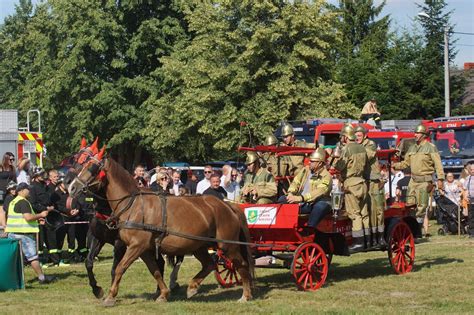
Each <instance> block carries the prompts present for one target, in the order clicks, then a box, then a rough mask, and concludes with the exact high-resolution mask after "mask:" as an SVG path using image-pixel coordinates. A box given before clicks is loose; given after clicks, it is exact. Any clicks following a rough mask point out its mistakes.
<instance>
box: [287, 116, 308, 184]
mask: <svg viewBox="0 0 474 315" xmlns="http://www.w3.org/2000/svg"><path fill="white" fill-rule="evenodd" d="M281 138H282V140H283V142H281V143H280V146H288V147H299V148H312V149H315V148H316V145H315V144H314V143H306V141H303V140H296V137H295V131H294V129H293V126H292V125H290V124H288V123H286V124H284V125H283V127H282V128H281ZM285 158H286V162H287V164H288V175H289V176H295V174H296V173H297V172H298V171H299V170H300V169H302V168H303V166H304V156H303V155H285ZM282 163H284V162H282Z"/></svg>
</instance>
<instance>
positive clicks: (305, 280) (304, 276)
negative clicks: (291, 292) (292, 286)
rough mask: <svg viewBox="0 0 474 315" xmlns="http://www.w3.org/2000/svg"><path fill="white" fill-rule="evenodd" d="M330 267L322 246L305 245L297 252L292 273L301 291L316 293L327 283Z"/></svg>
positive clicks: (292, 265)
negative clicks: (315, 291)
mask: <svg viewBox="0 0 474 315" xmlns="http://www.w3.org/2000/svg"><path fill="white" fill-rule="evenodd" d="M328 267H329V263H328V259H327V257H326V254H325V253H324V250H323V249H322V248H321V246H319V245H318V244H316V243H304V244H301V245H300V246H299V247H298V248H297V249H296V251H295V255H294V258H293V263H292V264H291V273H292V274H293V277H294V279H295V281H296V285H297V286H298V287H299V288H300V289H302V290H305V291H314V290H317V289H319V288H320V287H321V286H322V285H323V284H324V281H326V277H327V275H328Z"/></svg>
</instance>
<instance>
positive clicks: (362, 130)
mask: <svg viewBox="0 0 474 315" xmlns="http://www.w3.org/2000/svg"><path fill="white" fill-rule="evenodd" d="M356 132H362V133H363V134H364V135H366V134H367V129H365V128H364V126H362V125H358V126H357V127H356V128H355V129H354V133H356Z"/></svg>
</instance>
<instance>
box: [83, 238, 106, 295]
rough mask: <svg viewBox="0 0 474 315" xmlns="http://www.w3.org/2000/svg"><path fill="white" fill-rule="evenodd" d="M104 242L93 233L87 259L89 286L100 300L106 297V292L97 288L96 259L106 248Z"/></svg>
mask: <svg viewBox="0 0 474 315" xmlns="http://www.w3.org/2000/svg"><path fill="white" fill-rule="evenodd" d="M104 244H105V243H104V242H101V241H100V240H98V239H97V238H96V237H95V236H94V235H93V234H92V233H91V234H90V235H89V253H88V254H87V258H86V263H85V265H86V270H87V276H88V277H89V285H90V286H91V288H92V293H94V296H95V297H96V298H98V299H100V298H102V297H103V296H104V290H103V289H102V288H101V287H99V286H97V281H96V279H95V276H94V270H93V269H94V259H95V257H96V256H97V255H99V253H100V250H101V249H102V247H103V246H104Z"/></svg>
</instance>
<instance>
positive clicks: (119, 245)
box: [111, 240, 127, 283]
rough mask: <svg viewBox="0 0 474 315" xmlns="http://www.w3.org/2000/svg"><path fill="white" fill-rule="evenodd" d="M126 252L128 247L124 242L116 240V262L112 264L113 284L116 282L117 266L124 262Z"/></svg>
mask: <svg viewBox="0 0 474 315" xmlns="http://www.w3.org/2000/svg"><path fill="white" fill-rule="evenodd" d="M126 251H127V245H125V243H124V242H122V241H121V240H116V241H115V242H114V262H113V263H112V270H111V276H112V280H111V282H112V283H113V282H114V278H115V269H117V265H118V264H119V262H120V261H121V260H122V258H123V256H124V255H125V252H126Z"/></svg>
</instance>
